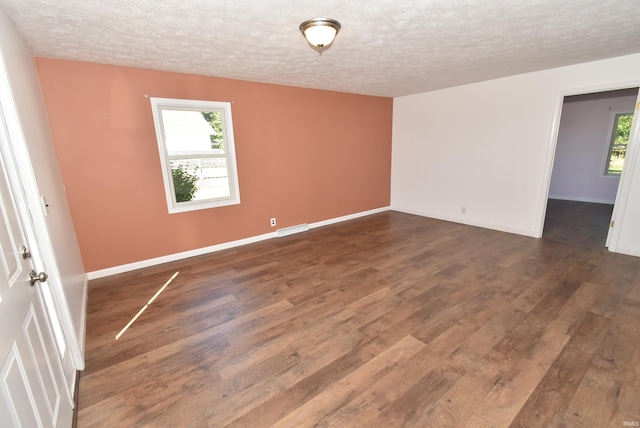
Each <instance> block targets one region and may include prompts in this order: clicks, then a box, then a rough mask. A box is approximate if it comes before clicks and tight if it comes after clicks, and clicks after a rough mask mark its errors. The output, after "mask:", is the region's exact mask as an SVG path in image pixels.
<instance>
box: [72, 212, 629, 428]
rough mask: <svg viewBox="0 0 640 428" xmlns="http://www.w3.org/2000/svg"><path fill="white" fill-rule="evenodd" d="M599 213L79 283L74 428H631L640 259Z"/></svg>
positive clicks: (263, 249) (309, 236) (250, 255)
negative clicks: (615, 239) (621, 249)
mask: <svg viewBox="0 0 640 428" xmlns="http://www.w3.org/2000/svg"><path fill="white" fill-rule="evenodd" d="M610 215H611V207H610V206H605V205H594V204H584V203H576V202H563V201H553V200H552V201H549V213H548V215H547V222H546V225H545V233H544V237H543V238H542V239H533V238H527V237H523V236H517V235H512V234H507V233H501V232H496V231H491V230H486V229H480V228H474V227H469V226H464V225H460V224H454V223H448V222H444V221H438V220H433V219H428V218H422V217H417V216H412V215H408V214H402V213H397V212H386V213H382V214H377V215H372V216H369V217H365V218H361V219H357V220H353V221H349V222H345V223H341V224H337V225H332V226H327V227H323V228H319V229H314V230H311V231H309V232H306V233H303V234H298V235H293V236H289V237H285V238H277V239H272V240H269V241H264V242H261V243H257V244H252V245H249V246H245V247H240V248H235V249H231V250H227V251H223V252H219V253H215V254H210V255H207V256H201V257H197V258H192V259H189V260H184V261H180V262H174V263H170V264H165V265H162V266H157V267H153V268H149V269H144V270H141V271H136V272H131V273H127V274H122V275H118V276H113V277H109V278H103V279H100V280H95V281H92V282H91V283H90V285H89V287H90V289H89V303H88V320H87V341H86V369H85V370H84V371H83V372H82V374H81V378H80V386H79V388H80V396H79V412H78V426H79V427H80V428H83V427H93V426H99V427H134V426H135V427H220V426H226V425H230V426H238V427H266V426H281V427H299V426H339V427H350V426H362V427H377V426H419V427H488V426H495V427H505V426H518V427H553V426H567V427H574V426H576V427H577V426H584V427H606V426H610V427H623V426H625V424H626V425H627V426H633V425H635V424H636V423H637V422H640V345H639V337H640V328H639V326H640V258H635V257H630V256H624V255H620V254H612V253H609V252H608V251H607V250H606V249H605V248H604V241H605V237H606V233H607V223H608V221H609V217H610ZM175 272H179V273H178V275H177V276H176V277H175V279H174V280H173V281H172V282H171V283H170V284H169V285H167V287H166V288H165V289H164V291H163V292H162V293H161V294H160V295H159V296H158V297H157V298H156V300H154V301H153V302H152V303H151V305H149V307H148V308H147V309H146V311H144V312H143V313H142V315H141V316H140V317H139V318H138V319H137V320H136V321H135V322H134V323H133V324H132V325H131V327H130V328H129V329H128V330H127V331H126V332H125V333H124V334H123V335H122V336H121V337H120V339H119V340H115V336H116V334H118V332H120V331H121V329H122V328H123V327H124V326H125V325H126V324H127V323H128V322H129V321H130V320H131V318H132V317H133V316H134V315H135V314H136V313H138V311H139V310H140V309H141V308H142V307H143V306H144V305H145V304H146V303H147V302H148V301H149V299H151V298H152V296H153V295H154V294H155V293H156V291H158V289H160V288H161V287H162V286H163V285H164V284H165V283H166V282H167V280H168V279H169V278H170V277H171V276H172V275H174V273H175Z"/></svg>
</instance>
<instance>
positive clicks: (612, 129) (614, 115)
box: [601, 111, 633, 178]
mask: <svg viewBox="0 0 640 428" xmlns="http://www.w3.org/2000/svg"><path fill="white" fill-rule="evenodd" d="M620 116H633V112H632V111H612V112H611V121H610V125H609V135H608V138H609V141H608V143H607V145H606V146H605V148H606V151H605V154H604V162H603V166H602V169H601V171H602V175H603V176H604V177H614V178H620V174H619V173H610V172H609V163H610V162H611V152H612V151H613V146H614V144H613V142H614V140H615V138H616V129H617V128H618V118H619V117H620Z"/></svg>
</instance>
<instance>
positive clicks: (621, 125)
mask: <svg viewBox="0 0 640 428" xmlns="http://www.w3.org/2000/svg"><path fill="white" fill-rule="evenodd" d="M632 120H633V113H616V114H615V115H614V116H613V126H612V129H611V138H610V140H609V150H608V151H607V159H606V165H605V170H604V174H605V175H620V173H622V165H623V164H624V157H625V155H626V154H627V142H628V141H629V132H630V131H631V121H632Z"/></svg>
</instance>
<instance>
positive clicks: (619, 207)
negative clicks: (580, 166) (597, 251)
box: [607, 92, 640, 254]
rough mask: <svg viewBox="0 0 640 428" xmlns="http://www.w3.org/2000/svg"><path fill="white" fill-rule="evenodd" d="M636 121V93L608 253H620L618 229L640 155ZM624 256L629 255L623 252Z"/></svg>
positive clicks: (638, 110)
mask: <svg viewBox="0 0 640 428" xmlns="http://www.w3.org/2000/svg"><path fill="white" fill-rule="evenodd" d="M638 119H640V92H638V96H637V98H636V103H635V108H634V111H633V122H632V124H631V131H630V132H629V140H628V141H627V154H626V156H625V159H624V167H623V168H622V174H620V184H618V192H617V193H616V201H615V203H614V205H613V215H612V216H611V223H610V224H616V225H617V227H609V234H608V235H607V247H608V248H609V251H611V252H614V253H617V252H621V251H620V250H618V241H619V240H620V229H621V228H622V226H623V224H624V212H625V210H626V208H627V201H628V200H629V192H630V191H631V182H632V180H633V174H634V172H635V170H636V163H637V161H638V153H640V148H638V143H640V120H638ZM627 251H629V250H627ZM625 254H629V253H628V252H625Z"/></svg>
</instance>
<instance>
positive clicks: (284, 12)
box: [0, 0, 640, 97]
mask: <svg viewBox="0 0 640 428" xmlns="http://www.w3.org/2000/svg"><path fill="white" fill-rule="evenodd" d="M0 6H1V7H2V8H3V10H4V11H5V12H6V13H7V14H8V15H9V16H10V17H11V18H12V19H13V21H14V22H15V24H16V26H17V28H18V30H19V32H20V33H21V34H22V36H23V37H24V39H25V40H26V41H27V43H28V45H29V46H30V47H31V49H32V50H33V53H34V55H36V56H43V57H52V58H63V59H72V60H80V61H89V62H99V63H107V64H118V65H126V66H133V67H141V68H150V69H157V70H168V71H178V72H186V73H195V74H203V75H208V76H219V77H229V78H235V79H242V80H251V81H258V82H267V83H277V84H283V85H291V86H301V87H309V88H320V89H329V90H335V91H342V92H353V93H360V94H369V95H380V96H388V97H394V96H401V95H407V94H413V93H419V92H425V91H429V90H433V89H439V88H443V87H449V86H456V85H460V84H465V83H471V82H477V81H482V80H487V79H491V78H496V77H503V76H508V75H513V74H518V73H523V72H528V71H535V70H541V69H546V68H552V67H558V66H563V65H569V64H575V63H580V62H586V61H591V60H597V59H603V58H609V57H614V56H621V55H626V54H630V53H636V52H640V2H639V1H638V0H423V1H420V0H349V1H347V0H325V1H319V0H0ZM317 17H329V18H334V19H337V20H338V21H340V22H341V23H342V31H341V32H340V33H339V34H338V37H337V38H336V41H335V43H334V45H333V46H332V47H331V48H330V49H329V50H327V51H325V52H324V53H323V54H322V56H319V55H318V53H317V52H316V51H314V50H312V49H311V48H309V46H308V45H307V44H306V42H305V41H304V39H303V37H302V35H301V34H300V32H299V30H298V25H299V24H300V23H301V22H302V21H304V20H306V19H310V18H317Z"/></svg>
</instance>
